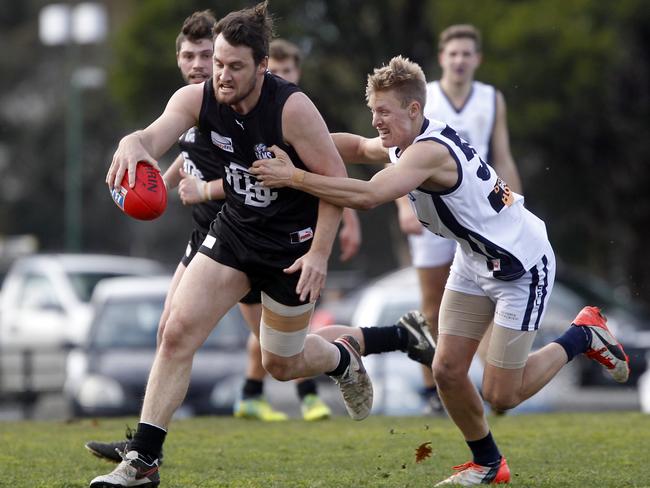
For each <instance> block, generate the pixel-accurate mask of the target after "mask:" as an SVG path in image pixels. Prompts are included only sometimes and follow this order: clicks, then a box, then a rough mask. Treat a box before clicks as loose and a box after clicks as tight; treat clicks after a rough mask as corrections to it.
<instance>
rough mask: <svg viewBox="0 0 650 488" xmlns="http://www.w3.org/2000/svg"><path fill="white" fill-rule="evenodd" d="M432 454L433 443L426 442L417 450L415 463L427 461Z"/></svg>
mask: <svg viewBox="0 0 650 488" xmlns="http://www.w3.org/2000/svg"><path fill="white" fill-rule="evenodd" d="M432 452H433V449H432V448H431V443H430V442H425V443H423V444H420V445H419V446H418V447H417V448H416V449H415V462H416V463H421V462H422V461H424V460H425V459H427V458H429V457H431V453H432Z"/></svg>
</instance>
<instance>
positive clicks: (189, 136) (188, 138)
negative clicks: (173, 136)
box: [179, 127, 196, 144]
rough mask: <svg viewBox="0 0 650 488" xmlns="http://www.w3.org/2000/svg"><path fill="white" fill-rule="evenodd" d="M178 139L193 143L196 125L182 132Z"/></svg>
mask: <svg viewBox="0 0 650 488" xmlns="http://www.w3.org/2000/svg"><path fill="white" fill-rule="evenodd" d="M179 140H180V141H184V142H187V143H188V144H194V143H195V142H196V127H192V128H191V129H189V130H188V131H187V132H186V133H185V134H182V135H181V137H180V139H179Z"/></svg>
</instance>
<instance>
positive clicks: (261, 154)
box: [253, 143, 275, 159]
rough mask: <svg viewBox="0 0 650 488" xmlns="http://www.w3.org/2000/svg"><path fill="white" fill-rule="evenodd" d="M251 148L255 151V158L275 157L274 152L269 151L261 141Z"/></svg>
mask: <svg viewBox="0 0 650 488" xmlns="http://www.w3.org/2000/svg"><path fill="white" fill-rule="evenodd" d="M253 150H254V151H255V157H256V158H257V159H272V158H273V157H275V154H273V153H272V152H271V151H269V148H268V147H266V144H263V143H259V144H255V147H254V148H253Z"/></svg>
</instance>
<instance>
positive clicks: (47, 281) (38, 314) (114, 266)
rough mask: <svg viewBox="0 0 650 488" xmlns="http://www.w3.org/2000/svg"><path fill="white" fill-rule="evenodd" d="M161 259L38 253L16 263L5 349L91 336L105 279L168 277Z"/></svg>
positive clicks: (2, 314) (2, 331) (6, 292)
mask: <svg viewBox="0 0 650 488" xmlns="http://www.w3.org/2000/svg"><path fill="white" fill-rule="evenodd" d="M165 272H166V270H165V268H164V266H163V265H162V264H160V263H158V262H157V261H153V260H150V259H143V258H134V257H127V256H112V255H99V254H33V255H30V256H25V257H22V258H19V259H17V260H16V261H14V263H13V264H12V265H11V267H10V269H9V271H8V273H7V275H6V277H5V280H4V284H3V287H2V293H1V294H0V347H2V348H7V347H8V346H12V347H30V348H39V347H40V348H42V347H58V346H61V345H63V344H66V343H69V342H72V343H75V342H79V340H80V339H81V338H83V337H84V336H85V333H86V328H87V326H88V319H89V314H90V305H89V300H90V296H91V294H92V292H93V289H94V288H95V286H96V285H97V283H98V282H99V281H101V280H102V279H104V278H111V277H116V276H142V275H154V274H163V273H165Z"/></svg>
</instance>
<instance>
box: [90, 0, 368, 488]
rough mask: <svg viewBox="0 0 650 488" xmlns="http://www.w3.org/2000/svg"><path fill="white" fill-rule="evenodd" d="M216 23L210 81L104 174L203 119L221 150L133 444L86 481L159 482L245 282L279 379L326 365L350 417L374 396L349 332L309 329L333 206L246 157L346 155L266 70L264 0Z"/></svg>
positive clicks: (317, 167) (322, 168)
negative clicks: (171, 440) (289, 186)
mask: <svg viewBox="0 0 650 488" xmlns="http://www.w3.org/2000/svg"><path fill="white" fill-rule="evenodd" d="M214 34H215V35H216V37H215V41H214V66H213V68H214V77H213V80H212V82H211V83H204V84H202V85H201V84H190V85H187V86H186V87H183V88H181V89H180V90H178V91H177V92H176V93H175V94H174V95H173V96H172V97H171V99H170V101H169V102H168V104H167V106H166V108H165V110H164V112H163V114H162V115H161V116H160V117H159V118H158V119H157V120H156V121H154V122H153V123H152V124H151V125H150V126H149V127H147V128H146V129H144V130H142V131H137V132H135V133H133V134H130V135H128V136H126V137H124V138H123V139H122V140H121V141H120V144H119V147H118V149H117V151H116V153H115V155H114V157H113V162H112V164H111V167H110V169H109V171H108V174H107V177H106V182H107V184H108V185H109V186H110V187H113V186H115V184H116V181H121V179H122V176H123V175H124V173H125V171H126V170H127V168H130V169H131V171H129V175H134V174H135V173H134V171H133V170H134V168H135V164H136V163H137V162H138V161H142V160H144V161H148V162H150V163H151V164H152V165H154V166H155V167H157V163H156V159H157V158H159V157H160V156H161V155H162V154H164V153H165V152H166V151H167V150H168V149H169V148H170V147H171V146H172V145H173V144H174V142H175V141H176V140H177V139H178V137H179V136H180V135H181V134H183V133H184V132H185V131H187V130H189V129H190V128H192V127H194V126H196V125H199V127H200V129H201V130H202V131H205V133H206V134H209V135H210V140H211V141H212V142H213V144H214V145H215V151H216V152H217V154H219V155H220V157H222V158H224V160H225V178H224V180H223V181H224V186H225V193H226V203H225V205H224V207H223V209H222V210H221V212H220V213H219V215H218V217H217V219H216V220H215V221H214V222H213V223H212V225H211V228H210V232H209V233H208V236H207V237H206V239H205V240H204V241H203V245H202V246H201V248H200V249H199V252H198V253H197V254H196V255H195V257H194V258H193V259H192V261H191V262H190V264H189V265H188V267H187V269H186V270H185V272H184V273H183V274H182V276H181V278H180V280H179V283H178V286H177V288H176V290H175V291H174V293H173V295H172V298H171V303H170V312H169V316H168V317H167V320H166V322H165V324H164V331H163V334H162V338H161V341H160V344H159V347H158V349H157V351H156V357H155V359H154V363H153V366H152V369H151V373H150V375H149V380H148V383H147V389H146V393H145V398H144V403H143V408H142V413H141V419H140V423H139V424H138V428H137V431H136V433H135V435H134V437H133V440H132V441H131V443H130V445H129V449H130V451H129V452H127V453H125V454H124V456H123V461H122V463H120V464H119V465H118V466H117V468H116V469H115V470H114V471H113V472H111V473H109V474H108V475H105V476H99V477H96V478H95V479H94V480H93V481H92V482H91V485H90V486H91V487H103V486H118V487H119V486H147V485H149V486H157V485H158V484H159V479H160V478H159V474H158V461H157V459H158V457H159V455H160V451H161V449H162V445H163V442H164V439H165V435H166V429H167V426H168V424H169V422H170V421H171V417H172V415H173V413H174V411H175V410H176V409H177V408H178V406H179V405H180V404H181V403H182V401H183V398H184V396H185V394H186V391H187V385H188V382H189V376H190V371H191V368H192V360H193V357H194V353H195V352H196V350H197V349H198V348H199V347H200V346H201V344H202V343H203V342H204V341H205V339H206V337H207V336H208V335H209V334H210V332H211V331H212V329H213V328H214V324H216V323H217V322H218V320H219V319H220V318H221V317H222V316H223V315H224V314H225V313H226V312H227V311H228V310H229V309H230V308H231V307H232V306H234V305H235V304H236V303H237V302H238V301H239V300H241V299H242V298H243V297H244V296H245V295H246V294H247V293H248V292H249V291H250V290H251V289H256V288H259V289H260V290H261V292H262V320H261V324H260V338H261V340H260V342H261V345H262V353H263V362H264V366H265V368H266V369H267V371H269V372H270V373H271V374H272V375H273V376H274V377H275V378H276V379H280V380H285V381H286V380H289V379H295V378H300V377H311V376H315V375H318V374H322V373H327V374H329V375H330V376H332V378H333V379H334V380H335V381H336V382H337V383H338V385H339V387H340V388H341V391H342V394H343V398H344V401H345V403H346V408H347V409H348V412H349V413H350V415H351V416H352V417H353V418H355V419H357V420H361V419H363V418H365V417H366V416H367V415H368V414H369V413H370V409H371V407H372V384H371V383H370V379H369V378H368V375H367V374H366V372H365V369H364V368H363V364H362V362H361V359H360V356H359V349H360V347H359V344H358V343H357V341H356V340H355V339H354V338H353V337H351V336H346V337H342V338H339V339H337V340H336V341H335V342H334V343H330V342H328V341H326V340H324V339H322V338H321V337H318V336H316V335H313V334H308V333H307V328H308V323H309V319H310V317H311V313H312V311H313V304H314V302H315V300H316V299H317V298H318V295H319V293H320V290H321V288H322V286H323V284H324V281H325V276H326V272H327V260H328V258H329V254H330V253H331V248H332V244H333V240H334V238H335V235H336V230H337V227H338V224H339V221H340V215H341V208H340V207H337V206H334V205H330V204H328V203H325V202H319V200H318V199H315V198H313V197H310V196H307V195H306V194H303V193H301V192H295V191H292V190H288V191H283V190H280V191H275V190H274V191H267V190H266V189H265V188H263V187H262V186H261V185H260V184H258V183H257V182H256V180H255V178H254V177H252V176H251V175H250V173H249V172H248V169H247V168H248V167H250V165H252V163H253V161H254V160H255V159H259V158H260V157H270V156H272V154H269V153H268V150H267V148H268V147H270V146H272V145H276V144H277V145H278V146H282V147H284V148H285V149H287V150H288V151H289V152H290V153H291V154H292V156H293V157H294V158H295V159H294V161H298V163H297V164H299V165H300V166H303V167H305V168H307V169H310V170H312V171H315V172H318V173H322V174H325V175H332V176H344V175H345V174H346V173H345V167H344V165H343V162H342V161H341V158H340V156H339V155H338V153H337V152H336V148H335V147H334V143H333V142H332V139H331V137H330V136H329V133H328V130H327V126H326V125H325V123H324V121H323V119H322V117H321V116H320V114H319V112H318V111H317V109H316V108H315V107H314V105H313V104H312V102H311V101H310V100H309V98H308V97H306V96H305V95H304V94H302V93H301V92H300V90H299V89H298V88H297V87H296V86H295V85H292V84H288V83H287V82H285V81H281V79H280V78H277V77H275V76H274V75H272V74H270V73H267V56H268V45H269V41H270V37H271V34H272V21H271V18H270V16H269V15H268V13H267V5H266V2H264V3H261V4H258V5H257V6H255V7H253V8H249V9H244V10H241V11H238V12H232V13H230V14H228V15H227V16H226V17H224V18H223V19H222V20H221V21H219V22H218V23H217V24H216V26H215V29H214ZM134 183H135V182H134V178H133V177H130V181H129V184H130V185H133V184H134Z"/></svg>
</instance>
